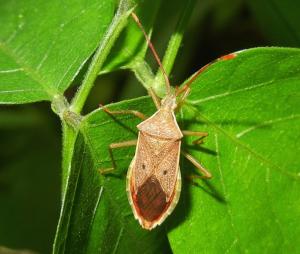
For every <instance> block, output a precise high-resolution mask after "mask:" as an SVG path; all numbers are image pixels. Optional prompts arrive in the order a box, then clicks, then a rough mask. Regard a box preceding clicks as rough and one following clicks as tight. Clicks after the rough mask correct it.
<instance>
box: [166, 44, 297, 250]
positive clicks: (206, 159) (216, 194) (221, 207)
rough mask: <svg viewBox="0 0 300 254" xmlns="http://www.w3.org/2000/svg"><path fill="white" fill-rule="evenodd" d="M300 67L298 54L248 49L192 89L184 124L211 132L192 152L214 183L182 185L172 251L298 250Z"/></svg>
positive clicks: (209, 71) (171, 227)
mask: <svg viewBox="0 0 300 254" xmlns="http://www.w3.org/2000/svg"><path fill="white" fill-rule="evenodd" d="M299 64H300V50H298V49H283V48H257V49H251V50H245V51H242V52H240V53H238V54H237V57H236V58H235V59H232V60H229V61H222V62H218V63H216V64H214V65H213V66H211V67H210V68H208V69H207V70H206V71H205V72H204V73H203V74H202V75H200V76H199V77H198V78H197V80H196V81H195V82H194V84H193V85H192V91H191V94H190V96H189V97H188V103H189V104H190V105H191V104H192V105H193V107H191V106H190V107H186V108H188V110H187V109H186V111H184V112H183V115H182V116H183V117H182V121H183V123H184V125H185V126H184V127H185V128H188V129H191V130H202V131H208V132H209V137H208V138H207V139H206V141H207V142H206V143H205V146H203V148H199V150H198V151H197V149H196V150H190V152H192V154H193V155H195V157H196V158H198V159H199V160H200V161H202V163H203V164H204V165H205V166H206V167H207V168H209V169H210V170H211V172H212V174H213V176H214V177H213V179H212V180H211V181H201V182H200V181H199V182H198V184H199V185H198V187H195V186H191V185H189V184H185V185H184V186H183V195H182V199H181V202H180V204H179V207H178V209H177V210H176V212H175V215H174V217H173V218H174V219H173V220H171V219H170V220H171V221H172V222H171V223H170V224H169V239H170V243H171V246H172V249H173V251H174V253H189V252H193V250H195V249H198V250H203V252H206V253H225V252H226V253H237V252H241V253H243V252H248V253H260V252H262V251H263V252H265V253H295V252H297V249H298V246H299V237H298V236H299V233H300V226H299V223H298V221H299V219H300V206H299V204H298V199H299V194H300V181H299V180H300V175H299V166H300V159H299V152H300V150H299V140H300V131H299V129H300V127H299V126H300V69H299ZM189 141H190V140H189ZM201 150H202V151H203V153H200V151H201ZM182 163H183V164H182V168H183V169H182V170H186V169H187V168H191V167H192V165H190V164H189V163H187V164H185V161H183V162H182ZM187 235H188V237H185V236H187ZM298 251H299V249H298Z"/></svg>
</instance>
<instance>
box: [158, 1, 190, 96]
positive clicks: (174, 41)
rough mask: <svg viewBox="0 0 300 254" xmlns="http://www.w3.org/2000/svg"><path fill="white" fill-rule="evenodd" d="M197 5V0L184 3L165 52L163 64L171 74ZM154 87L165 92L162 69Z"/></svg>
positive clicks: (159, 91)
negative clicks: (184, 34)
mask: <svg viewBox="0 0 300 254" xmlns="http://www.w3.org/2000/svg"><path fill="white" fill-rule="evenodd" d="M194 6H195V0H189V1H187V3H186V4H185V5H184V7H185V8H184V9H183V10H182V12H181V16H180V18H179V21H178V23H177V25H176V28H175V31H174V33H173V34H172V36H171V38H170V40H169V43H168V47H167V50H166V52H165V55H164V58H163V61H162V64H163V66H164V68H165V70H166V73H167V74H168V75H169V74H170V73H171V70H172V68H173V66H174V62H175V59H176V56H177V53H178V50H179V47H180V44H181V41H182V38H183V33H184V31H185V29H186V26H187V23H188V21H189V18H190V16H191V13H192V10H193V8H194ZM153 89H154V91H156V92H157V93H158V95H160V96H161V95H163V94H165V90H166V88H165V80H164V77H163V74H162V72H161V70H158V72H157V74H156V76H155V82H154V83H153Z"/></svg>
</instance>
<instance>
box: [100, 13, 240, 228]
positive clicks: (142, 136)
mask: <svg viewBox="0 0 300 254" xmlns="http://www.w3.org/2000/svg"><path fill="white" fill-rule="evenodd" d="M132 18H133V19H134V21H135V22H136V23H137V25H138V26H139V27H140V29H141V30H142V32H143V34H144V36H145V39H146V41H147V43H148V46H149V48H150V50H151V51H152V53H153V55H154V57H155V60H156V61H157V63H158V65H159V67H160V69H161V71H162V73H163V76H164V79H165V84H166V95H165V97H164V98H163V99H162V100H160V98H159V97H158V96H157V95H156V94H155V92H154V91H153V90H152V89H151V88H150V89H149V91H148V92H149V95H150V96H151V97H152V99H153V102H154V104H155V106H156V108H157V111H156V112H155V113H154V114H153V115H152V116H151V117H149V118H147V119H146V117H145V116H144V114H142V113H141V112H138V111H135V110H119V111H111V110H109V109H107V108H105V107H102V108H103V110H104V111H105V112H107V113H108V114H112V115H113V114H132V115H134V116H136V117H138V118H140V119H142V120H143V122H141V123H140V124H138V125H137V129H138V131H139V133H138V139H137V140H131V141H125V142H121V143H113V144H110V146H109V153H110V156H111V159H112V164H113V168H110V169H102V170H100V172H101V173H102V174H104V173H106V172H110V171H112V170H113V169H115V162H114V160H113V156H112V149H115V148H121V147H127V146H134V145H136V151H135V155H134V157H133V159H132V161H131V164H130V166H129V169H128V173H127V181H126V191H127V194H128V200H129V203H130V205H131V207H132V211H133V214H134V216H135V218H136V219H137V220H138V221H139V223H140V225H141V226H142V227H143V228H145V229H148V230H151V229H153V228H155V227H156V226H157V225H160V224H161V223H162V222H163V221H164V220H165V219H166V218H167V216H168V215H170V214H171V213H172V211H173V210H174V208H175V206H176V204H177V202H178V199H179V196H180V191H181V174H180V170H179V158H180V153H181V154H182V155H183V156H185V157H186V158H187V159H188V160H189V161H190V162H191V163H192V164H193V165H194V166H195V167H196V168H197V169H198V170H199V171H200V173H201V174H202V175H201V176H198V177H199V178H211V177H212V175H211V173H210V172H209V171H208V170H206V169H205V168H204V167H203V166H202V165H201V164H200V163H199V162H198V161H197V160H196V159H195V158H194V157H192V155H190V154H188V153H187V152H184V151H182V150H181V139H182V137H183V136H184V135H187V136H197V137H198V139H197V140H195V141H194V142H193V143H194V144H201V143H202V141H203V138H204V137H206V136H207V135H208V133H206V132H198V131H185V130H180V128H179V126H178V124H177V121H176V118H175V113H174V111H175V109H176V108H177V107H179V106H180V105H181V104H182V102H183V101H184V100H185V98H186V97H187V96H188V94H189V92H190V85H191V84H192V82H193V81H194V80H195V79H196V78H197V76H198V75H199V74H200V73H202V72H203V71H204V70H205V69H206V68H207V67H208V65H210V64H211V63H213V62H215V61H218V60H229V59H232V58H234V57H235V54H229V55H226V56H223V57H221V58H218V59H217V60H215V61H213V62H211V63H210V64H207V65H205V66H204V67H202V68H201V69H199V70H198V71H197V72H196V73H195V74H194V75H193V76H192V78H191V79H190V80H188V82H187V83H185V84H184V85H183V86H182V87H180V88H178V89H176V90H175V91H173V90H172V89H171V86H170V82H169V79H168V76H167V74H166V72H165V70H164V68H163V66H162V63H161V61H160V59H159V57H158V54H157V53H156V51H155V48H154V46H153V45H152V43H151V41H150V39H149V38H148V36H147V34H146V32H145V30H144V28H143V27H142V25H141V22H140V21H139V19H138V17H137V16H136V14H134V13H132Z"/></svg>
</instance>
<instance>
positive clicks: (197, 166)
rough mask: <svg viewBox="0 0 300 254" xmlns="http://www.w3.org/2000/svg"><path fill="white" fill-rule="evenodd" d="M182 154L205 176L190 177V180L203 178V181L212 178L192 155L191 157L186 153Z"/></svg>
mask: <svg viewBox="0 0 300 254" xmlns="http://www.w3.org/2000/svg"><path fill="white" fill-rule="evenodd" d="M181 153H182V154H183V156H184V157H185V158H187V159H188V160H189V161H190V162H191V163H192V164H193V165H194V166H195V167H196V168H197V169H198V170H199V171H200V173H201V174H203V175H201V176H197V175H192V176H190V178H201V179H209V178H212V174H211V173H210V172H209V171H208V170H207V169H206V168H205V167H203V166H202V165H201V164H200V163H199V162H198V161H197V160H196V159H195V158H194V157H193V156H192V155H190V154H189V153H187V152H185V151H181Z"/></svg>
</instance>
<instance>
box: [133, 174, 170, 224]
mask: <svg viewBox="0 0 300 254" xmlns="http://www.w3.org/2000/svg"><path fill="white" fill-rule="evenodd" d="M134 203H135V207H136V208H137V211H138V214H139V215H140V216H141V217H142V218H143V219H144V220H146V221H147V222H149V223H151V222H154V221H156V220H157V219H158V218H160V217H161V215H162V214H163V212H164V211H165V210H166V208H167V206H168V202H167V197H166V193H165V192H164V190H163V189H162V187H161V185H160V183H159V181H158V180H157V178H156V177H155V176H153V175H152V176H150V177H149V178H148V179H147V180H146V181H145V182H144V184H143V185H141V186H140V187H139V188H138V190H137V194H136V198H135V200H134Z"/></svg>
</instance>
